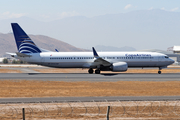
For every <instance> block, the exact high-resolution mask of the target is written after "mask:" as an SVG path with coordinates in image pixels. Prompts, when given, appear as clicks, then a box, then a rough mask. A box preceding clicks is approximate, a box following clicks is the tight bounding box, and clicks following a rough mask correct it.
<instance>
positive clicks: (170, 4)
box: [0, 0, 180, 21]
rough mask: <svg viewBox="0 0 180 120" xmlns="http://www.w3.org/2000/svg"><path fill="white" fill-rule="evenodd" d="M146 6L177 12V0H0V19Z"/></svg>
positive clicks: (110, 11) (55, 16)
mask: <svg viewBox="0 0 180 120" xmlns="http://www.w3.org/2000/svg"><path fill="white" fill-rule="evenodd" d="M148 9H163V10H167V11H174V12H180V0H3V1H2V0H1V3H0V20H2V19H9V18H18V17H21V16H27V17H30V18H33V19H36V20H40V21H52V20H56V19H61V18H65V17H70V16H86V17H94V16H99V15H105V14H117V13H125V12H129V11H134V10H148Z"/></svg>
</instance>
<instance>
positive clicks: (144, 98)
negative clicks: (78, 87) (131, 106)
mask: <svg viewBox="0 0 180 120" xmlns="http://www.w3.org/2000/svg"><path fill="white" fill-rule="evenodd" d="M118 100H119V101H179V100H180V96H115V97H44V98H43V97H42V98H1V99H0V104H7V103H8V104H13V103H52V102H94V101H95V102H103V101H104V102H105V101H118Z"/></svg>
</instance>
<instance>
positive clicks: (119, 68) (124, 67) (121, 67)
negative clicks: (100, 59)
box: [111, 62, 128, 72]
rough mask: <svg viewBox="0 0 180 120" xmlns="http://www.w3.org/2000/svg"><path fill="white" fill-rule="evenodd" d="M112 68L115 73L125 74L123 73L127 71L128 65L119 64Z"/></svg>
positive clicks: (114, 64) (124, 63)
mask: <svg viewBox="0 0 180 120" xmlns="http://www.w3.org/2000/svg"><path fill="white" fill-rule="evenodd" d="M111 68H112V71H113V72H123V71H127V69H128V65H127V63H126V62H117V63H113V64H112V66H111Z"/></svg>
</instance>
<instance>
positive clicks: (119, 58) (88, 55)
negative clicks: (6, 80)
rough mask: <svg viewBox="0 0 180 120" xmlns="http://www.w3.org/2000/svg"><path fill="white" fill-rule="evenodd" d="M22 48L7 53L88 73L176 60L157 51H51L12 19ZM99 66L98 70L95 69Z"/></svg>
mask: <svg viewBox="0 0 180 120" xmlns="http://www.w3.org/2000/svg"><path fill="white" fill-rule="evenodd" d="M11 26H12V29H13V34H14V38H15V41H16V45H17V49H18V52H16V53H7V54H10V55H11V56H12V57H15V58H17V59H20V60H22V61H26V62H28V63H31V64H38V65H42V66H48V67H54V68H88V69H89V70H88V73H89V74H93V73H94V72H95V73H96V74H100V73H101V71H113V72H124V71H127V69H128V68H130V67H140V68H145V67H158V68H159V71H158V74H161V69H164V68H167V66H168V65H171V64H172V63H174V60H172V59H170V58H169V57H168V56H167V55H165V54H162V53H157V52H97V51H96V50H95V48H94V47H92V52H59V51H58V52H57V51H56V52H51V51H44V50H43V49H41V48H39V47H38V46H37V45H36V44H35V43H34V42H33V41H32V40H31V38H30V37H29V36H28V35H27V34H26V33H25V32H24V30H23V29H22V28H21V27H20V26H19V25H18V23H11ZM94 69H95V71H94Z"/></svg>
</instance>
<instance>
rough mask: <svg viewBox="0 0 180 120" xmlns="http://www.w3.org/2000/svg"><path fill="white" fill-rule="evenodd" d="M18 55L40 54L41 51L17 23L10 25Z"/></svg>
mask: <svg viewBox="0 0 180 120" xmlns="http://www.w3.org/2000/svg"><path fill="white" fill-rule="evenodd" d="M11 26H12V29H13V33H14V38H15V40H16V45H17V49H18V51H19V53H40V52H41V50H40V49H39V48H38V47H37V46H36V45H35V43H34V42H33V41H32V40H31V38H30V37H29V36H28V35H27V34H26V33H25V32H24V31H23V29H22V28H21V27H20V26H19V25H18V24H17V23H11Z"/></svg>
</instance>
